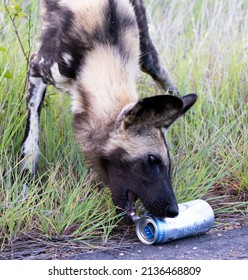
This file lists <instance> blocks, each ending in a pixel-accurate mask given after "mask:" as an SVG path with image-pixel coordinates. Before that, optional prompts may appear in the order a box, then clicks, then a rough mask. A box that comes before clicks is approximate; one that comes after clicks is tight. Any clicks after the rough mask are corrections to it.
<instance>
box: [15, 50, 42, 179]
mask: <svg viewBox="0 0 248 280" xmlns="http://www.w3.org/2000/svg"><path fill="white" fill-rule="evenodd" d="M35 58H36V55H33V57H32V58H31V61H30V68H29V75H28V90H27V96H26V104H27V122H26V130H25V135H24V139H23V142H22V147H21V158H22V161H21V164H20V169H21V171H22V172H25V173H28V174H30V175H31V176H32V177H33V176H34V175H35V174H36V173H37V167H38V157H39V146H38V139H39V118H40V111H41V107H42V102H43V100H44V96H45V92H46V84H45V83H44V82H43V80H42V78H41V76H40V74H39V67H38V64H37V63H36V59H35Z"/></svg>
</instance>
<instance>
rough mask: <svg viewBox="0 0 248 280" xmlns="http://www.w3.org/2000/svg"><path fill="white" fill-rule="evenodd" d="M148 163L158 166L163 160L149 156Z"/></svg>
mask: <svg viewBox="0 0 248 280" xmlns="http://www.w3.org/2000/svg"><path fill="white" fill-rule="evenodd" d="M148 163H149V164H150V165H157V164H160V163H161V159H160V158H159V157H157V156H155V155H149V156H148Z"/></svg>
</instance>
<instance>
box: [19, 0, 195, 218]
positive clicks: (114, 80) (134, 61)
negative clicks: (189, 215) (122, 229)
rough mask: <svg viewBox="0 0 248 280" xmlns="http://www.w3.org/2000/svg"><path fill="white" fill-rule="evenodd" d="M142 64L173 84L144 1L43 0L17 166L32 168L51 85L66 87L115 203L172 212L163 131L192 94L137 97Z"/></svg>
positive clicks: (80, 133)
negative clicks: (151, 34) (154, 40)
mask: <svg viewBox="0 0 248 280" xmlns="http://www.w3.org/2000/svg"><path fill="white" fill-rule="evenodd" d="M140 68H141V69H142V70H143V71H145V72H147V73H148V74H149V75H151V76H152V77H153V78H154V80H155V81H156V82H158V84H159V85H160V86H161V87H162V88H163V89H164V90H165V92H167V93H168V92H170V93H171V92H176V91H177V89H176V87H175V85H174V83H173V81H172V79H171V77H170V75H169V73H168V72H167V71H166V70H165V69H164V68H163V67H162V66H161V64H160V61H159V58H158V54H157V51H156V50H155V48H154V45H153V44H152V42H151V39H150V37H149V33H148V27H147V19H146V14H145V8H144V5H143V1H142V0H90V1H89V0H73V1H72V0H43V1H41V38H40V45H39V49H38V51H37V52H36V53H34V54H33V56H32V58H31V61H30V68H29V87H28V92H27V111H28V117H27V126H26V132H25V137H24V140H23V145H22V156H23V161H22V169H24V170H28V171H30V173H31V174H32V175H35V174H36V172H37V165H38V155H39V147H38V134H39V129H38V127H39V116H40V111H41V106H42V102H43V100H44V96H45V91H46V86H47V85H49V84H51V85H54V86H56V87H57V88H59V89H61V90H62V91H64V92H68V93H69V95H70V97H71V110H72V114H73V126H74V129H75V137H76V140H77V141H78V142H79V143H80V146H81V149H82V151H83V152H84V154H85V156H86V158H87V160H88V161H89V163H90V164H91V165H92V167H93V168H95V170H96V171H97V172H98V173H99V174H100V178H101V180H102V181H104V182H105V183H106V184H108V185H109V187H110V188H111V191H112V195H113V201H114V203H115V205H116V206H118V207H119V208H120V209H124V210H126V211H127V213H128V214H129V215H130V214H131V213H133V211H134V202H135V200H136V199H137V198H140V199H141V201H142V202H143V204H144V206H145V207H146V208H147V210H148V211H149V212H150V213H152V214H154V215H156V216H159V217H165V216H168V217H174V216H176V215H177V214H178V207H177V203H176V199H175V195H174V193H173V189H172V185H171V169H172V167H171V158H170V153H169V148H168V144H167V141H166V130H167V129H168V128H169V126H170V125H171V124H172V123H173V122H174V121H175V120H176V119H177V118H178V117H180V116H181V115H182V114H184V113H185V112H186V111H187V110H188V109H189V108H190V107H191V106H192V105H193V104H194V102H195V101H196V95H194V94H191V95H187V96H185V97H183V98H181V99H180V98H178V97H176V96H172V95H160V96H155V97H150V98H145V99H142V100H138V94H137V91H136V86H135V82H136V77H137V75H138V72H139V69H140ZM126 222H127V223H129V222H131V219H130V217H128V216H127V217H126Z"/></svg>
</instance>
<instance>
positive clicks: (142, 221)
mask: <svg viewBox="0 0 248 280" xmlns="http://www.w3.org/2000/svg"><path fill="white" fill-rule="evenodd" d="M178 207H179V214H178V216H177V217H176V218H165V219H162V218H157V217H154V216H152V215H150V214H149V213H145V214H144V215H142V216H141V217H140V218H139V219H136V220H135V224H136V234H137V236H138V238H139V240H140V241H141V242H143V243H144V244H146V245H152V244H162V243H165V242H168V241H171V240H174V239H178V238H183V237H187V236H195V235H200V234H203V233H206V232H207V231H208V230H209V229H210V228H211V227H212V225H213V223H214V212H213V209H212V208H211V206H210V205H209V204H208V203H207V202H206V201H204V200H201V199H197V200H192V201H189V202H185V203H180V204H178Z"/></svg>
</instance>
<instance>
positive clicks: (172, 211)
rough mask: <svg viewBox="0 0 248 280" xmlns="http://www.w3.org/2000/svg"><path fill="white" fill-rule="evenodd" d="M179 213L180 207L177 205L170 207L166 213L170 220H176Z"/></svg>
mask: <svg viewBox="0 0 248 280" xmlns="http://www.w3.org/2000/svg"><path fill="white" fill-rule="evenodd" d="M178 213H179V210H178V206H177V205H175V206H169V207H168V208H167V213H166V216H167V217H169V218H174V217H176V216H177V215H178Z"/></svg>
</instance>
